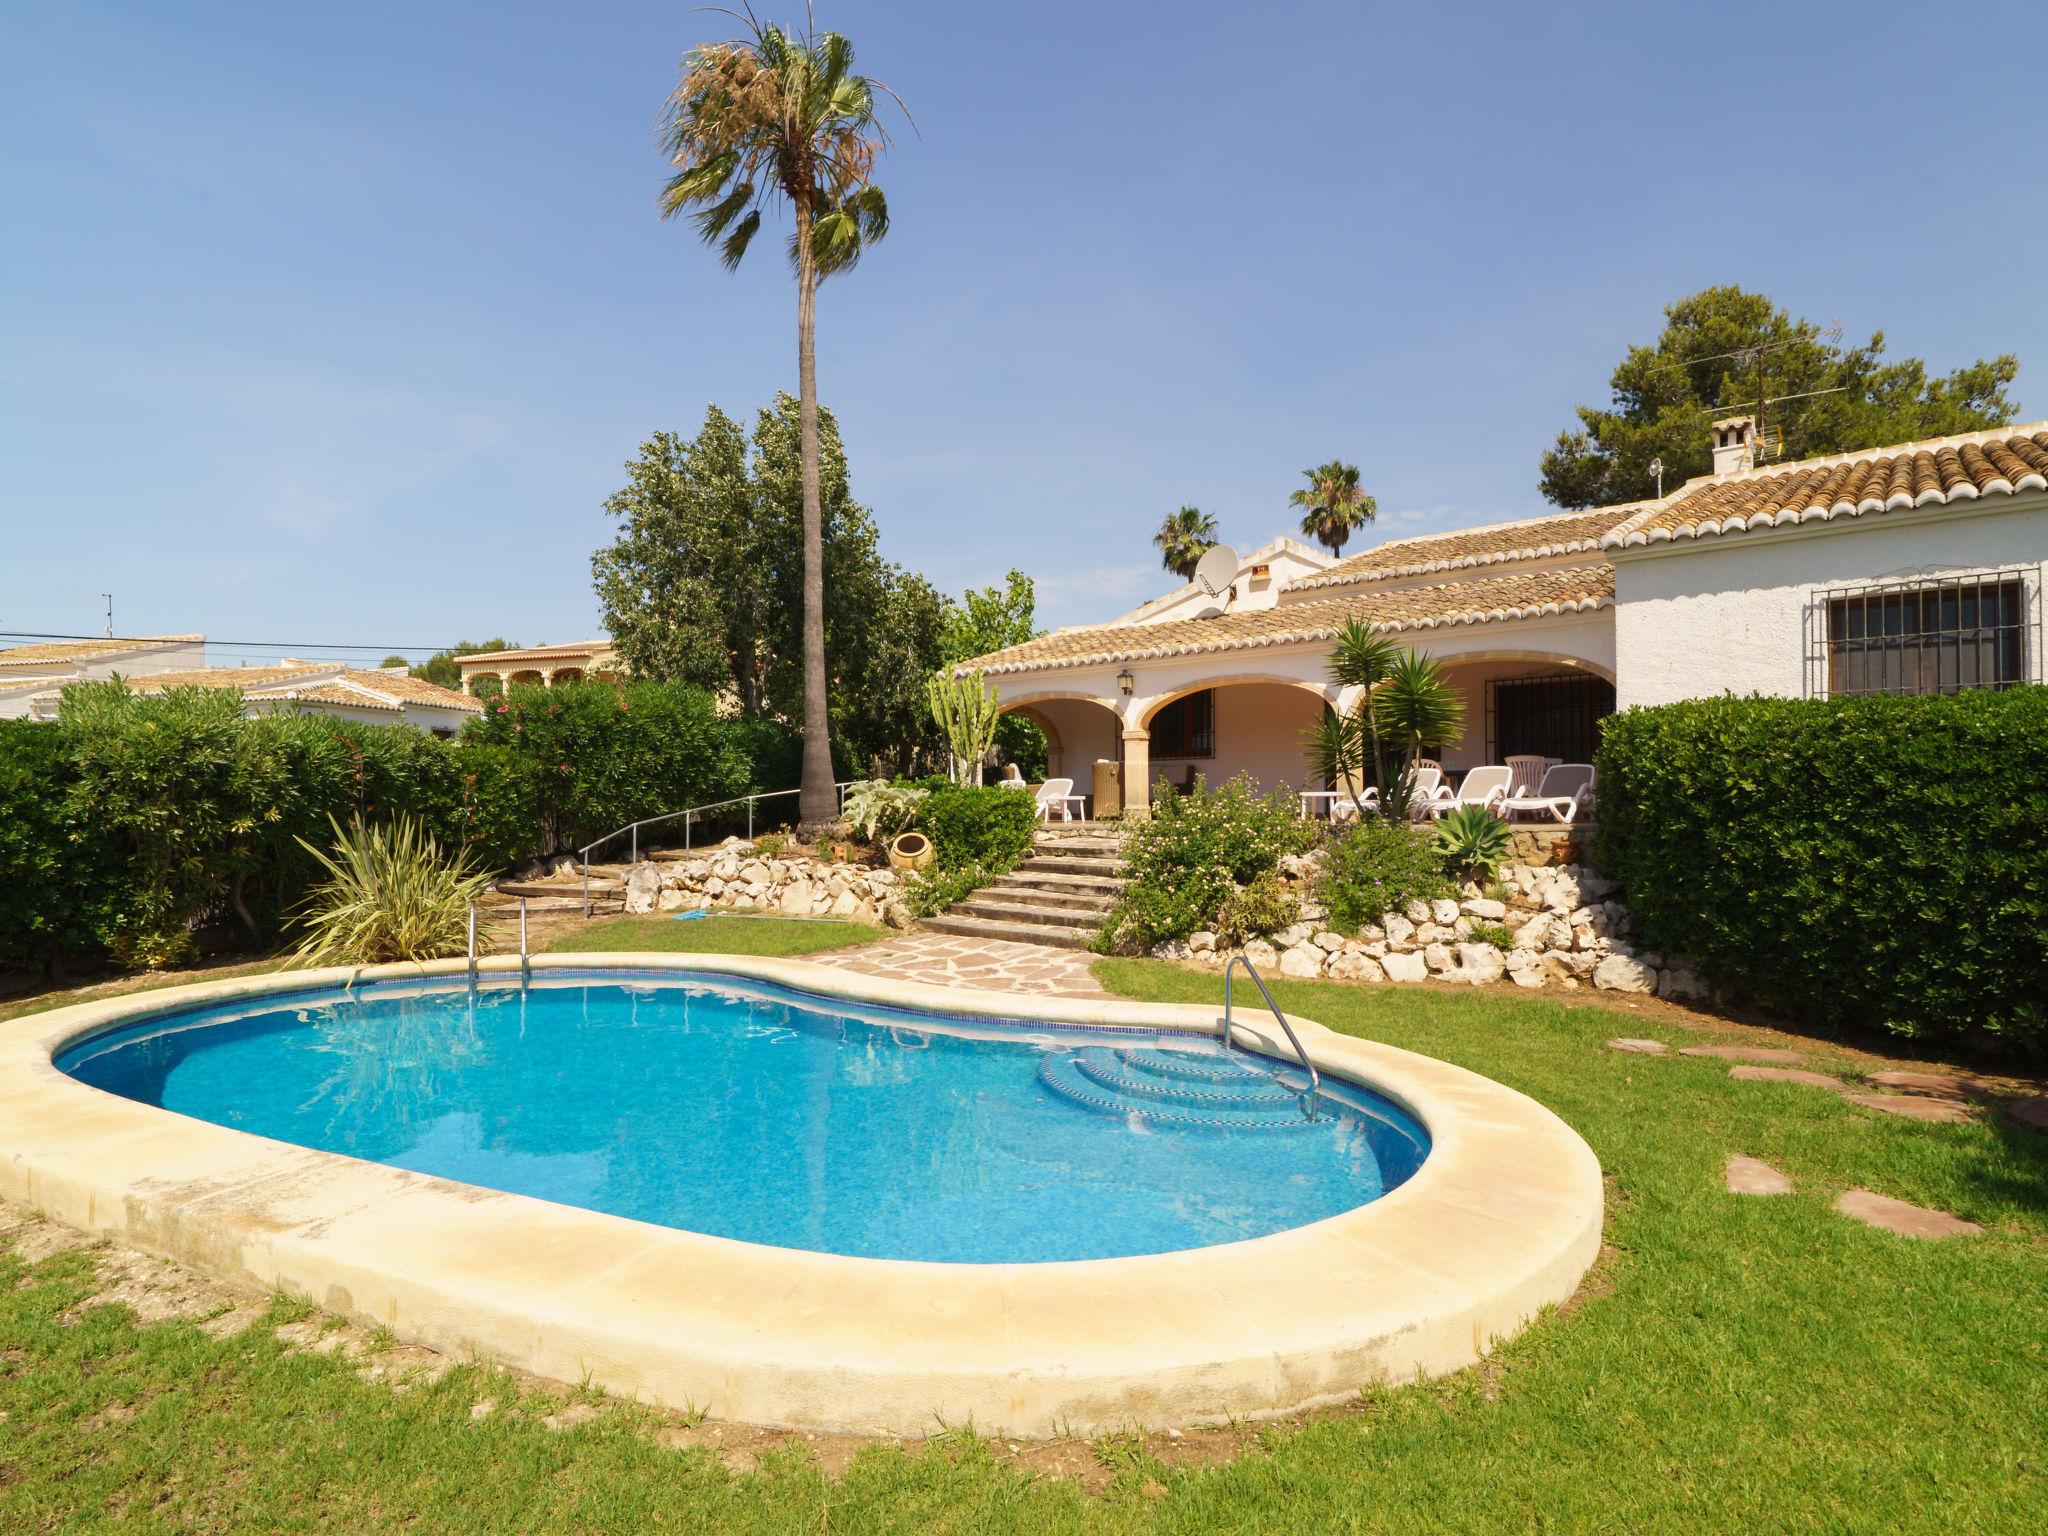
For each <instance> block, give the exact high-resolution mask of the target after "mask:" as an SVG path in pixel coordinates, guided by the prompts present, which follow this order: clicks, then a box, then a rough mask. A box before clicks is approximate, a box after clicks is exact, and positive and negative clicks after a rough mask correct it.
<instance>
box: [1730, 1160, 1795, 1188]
mask: <svg viewBox="0 0 2048 1536" xmlns="http://www.w3.org/2000/svg"><path fill="white" fill-rule="evenodd" d="M1727 1179H1728V1193H1729V1194H1731V1195H1789V1194H1791V1193H1792V1181H1791V1180H1790V1179H1788V1178H1786V1177H1785V1175H1784V1174H1782V1173H1780V1172H1778V1170H1777V1169H1775V1168H1773V1167H1772V1166H1771V1165H1770V1164H1769V1163H1766V1162H1760V1161H1758V1160H1757V1159H1756V1158H1753V1157H1742V1156H1739V1155H1731V1156H1730V1157H1729V1159H1728V1173H1727Z"/></svg>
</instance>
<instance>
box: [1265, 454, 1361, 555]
mask: <svg viewBox="0 0 2048 1536" xmlns="http://www.w3.org/2000/svg"><path fill="white" fill-rule="evenodd" d="M1301 473H1302V478H1303V479H1305V480H1307V481H1308V484H1307V485H1305V486H1303V487H1302V488H1301V489H1300V490H1298V491H1296V492H1295V493H1294V494H1293V495H1291V496H1289V497H1288V498H1287V501H1288V504H1289V505H1290V506H1296V507H1300V508H1301V531H1302V532H1303V533H1304V534H1305V535H1307V536H1308V537H1309V538H1311V539H1314V540H1315V541H1316V542H1317V543H1318V544H1320V545H1322V546H1323V547H1324V548H1325V549H1327V550H1329V552H1330V553H1331V554H1333V555H1338V554H1342V553H1343V552H1344V546H1345V544H1347V543H1348V542H1350V539H1351V535H1352V534H1354V533H1356V532H1357V531H1358V530H1359V529H1360V528H1362V527H1364V526H1365V525H1366V524H1367V523H1369V522H1371V521H1372V520H1373V519H1374V518H1375V517H1377V516H1378V515H1379V510H1380V504H1379V503H1378V502H1377V501H1375V500H1374V499H1373V498H1372V497H1370V496H1368V495H1366V494H1365V487H1364V486H1363V485H1361V484H1360V483H1359V478H1358V466H1357V465H1355V464H1346V463H1343V462H1342V461H1341V460H1338V459H1332V460H1330V462H1329V463H1327V464H1319V465H1317V466H1316V467H1315V468H1314V469H1305V470H1303V471H1302V472H1301Z"/></svg>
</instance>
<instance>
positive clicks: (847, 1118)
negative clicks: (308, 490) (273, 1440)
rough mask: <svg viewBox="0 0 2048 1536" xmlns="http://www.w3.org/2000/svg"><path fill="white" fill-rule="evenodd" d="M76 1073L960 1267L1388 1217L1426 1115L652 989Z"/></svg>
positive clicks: (290, 1003)
mask: <svg viewBox="0 0 2048 1536" xmlns="http://www.w3.org/2000/svg"><path fill="white" fill-rule="evenodd" d="M57 1065H58V1067H59V1069H60V1070H62V1071H64V1072H66V1073H68V1074H69V1075H70V1076H72V1077H74V1078H76V1079H77V1080H79V1081H80V1082H84V1083H88V1084H90V1085H92V1086H93V1087H96V1088H101V1089H104V1090H106V1091H107V1092H110V1093H115V1094H119V1095H121V1096H122V1097H124V1098H127V1099H132V1100H135V1101H137V1102H139V1103H143V1104H148V1105H153V1106H157V1107H160V1108H163V1109H168V1110H172V1111H175V1112H177V1113H179V1114H182V1115H188V1116H191V1117H193V1118H195V1119H199V1120H204V1121H209V1122H212V1123H214V1124H216V1125H223V1126H228V1127H232V1128H233V1129H236V1130H240V1131H246V1132H251V1133H253V1134H256V1135H260V1136H267V1137H270V1138H273V1139H275V1140H277V1141H283V1142H288V1143H292V1144H294V1145H297V1146H302V1147H310V1148H315V1149H318V1150H321V1151H326V1152H337V1153H342V1154H346V1155H348V1156H351V1157H356V1158H362V1159H365V1160H368V1161H371V1162H375V1163H382V1164H385V1165H387V1166H390V1167H395V1168H404V1169H410V1170H412V1171H414V1172H418V1173H427V1174H435V1175H439V1176H441V1177H444V1178H450V1179H456V1180H460V1181H462V1182H464V1183H468V1184H474V1185H480V1186H483V1187H486V1188H489V1189H496V1190H503V1191H507V1192H510V1193H514V1194H523V1195H531V1196H536V1197H538V1198H540V1199H544V1200H550V1201H555V1202H557V1203H560V1204H563V1205H571V1206H580V1207H583V1208H585V1209H588V1210H594V1211H602V1212H607V1213H609V1214H611V1215H615V1216H624V1217H629V1218H632V1219H635V1220H639V1221H646V1222H654V1223H658V1224H660V1225H662V1226H667V1227H673V1228H677V1229H680V1230H683V1231H689V1232H699V1233H705V1234H708V1235H711V1236H715V1237H726V1238H734V1239H738V1240H740V1241H744V1242H751V1243H761V1244H767V1245H771V1246H774V1247H779V1248H795V1249H807V1250H812V1251H816V1252H823V1253H833V1254H846V1255H854V1256H860V1257H866V1258H884V1259H915V1260H927V1261H941V1262H950V1263H1017V1262H1033V1263H1036V1262H1051V1261H1059V1260H1069V1259H1100V1258H1119V1257H1124V1256H1128V1255H1136V1254H1154V1253H1169V1252H1175V1251H1179V1250H1183V1249H1190V1248H1199V1247H1206V1246H1210V1245H1213V1244H1218V1243H1229V1242H1237V1241H1241V1240H1244V1239H1247V1238H1255V1237H1262V1236H1265V1235H1267V1234H1269V1233H1272V1232H1277V1231H1282V1230H1284V1229H1287V1228H1290V1227H1296V1226H1302V1225H1305V1224H1307V1223H1309V1222H1314V1221H1319V1220H1322V1219H1323V1218H1325V1217H1329V1216H1334V1215H1336V1214H1338V1213H1339V1212H1342V1211H1347V1210H1351V1209H1354V1208H1356V1207H1358V1206H1362V1205H1365V1204H1368V1203H1369V1202H1371V1201H1373V1200H1376V1199H1378V1198H1379V1197H1380V1196H1381V1195H1383V1194H1384V1193H1386V1192H1387V1191H1388V1190H1390V1189H1393V1188H1396V1187H1398V1186H1399V1185H1400V1184H1401V1183H1402V1182H1404V1181H1405V1180H1406V1179H1408V1178H1409V1177H1411V1176H1412V1175H1413V1174H1414V1172H1415V1171H1416V1169H1417V1168H1418V1167H1420V1166H1421V1163H1422V1161H1423V1159H1424V1157H1425V1156H1426V1155H1427V1152H1428V1146H1429V1138H1428V1135H1427V1133H1426V1132H1425V1131H1424V1130H1423V1129H1422V1127H1421V1126H1420V1125H1419V1124H1417V1122H1416V1121H1415V1120H1414V1118H1413V1117H1412V1116H1410V1115H1409V1114H1408V1113H1407V1112H1405V1111H1404V1110H1402V1109H1401V1108H1399V1107H1398V1106H1396V1105H1395V1104H1393V1103H1391V1102H1390V1101H1388V1100H1386V1099H1385V1098H1382V1097H1380V1096H1379V1095H1376V1094H1373V1093H1370V1092H1368V1091H1366V1090H1364V1089H1361V1088H1355V1087H1350V1086H1347V1085H1341V1084H1332V1085H1329V1086H1327V1087H1325V1089H1324V1090H1323V1092H1322V1093H1321V1094H1320V1095H1319V1096H1317V1098H1316V1099H1315V1101H1314V1102H1313V1104H1311V1102H1310V1101H1309V1097H1308V1095H1307V1094H1306V1093H1305V1092H1304V1090H1305V1088H1306V1083H1305V1081H1304V1077H1303V1074H1302V1073H1301V1071H1300V1069H1299V1068H1298V1067H1292V1068H1289V1067H1285V1066H1282V1065H1281V1064H1280V1063H1278V1062H1275V1061H1272V1060H1269V1059H1267V1058H1265V1057H1262V1056H1259V1055H1255V1054H1252V1053H1249V1052H1246V1051H1243V1050H1234V1051H1227V1052H1226V1051H1224V1050H1223V1049H1221V1048H1220V1046H1219V1045H1218V1044H1217V1043H1216V1042H1215V1041H1214V1040H1210V1039H1203V1038H1199V1037H1195V1036H1191V1035H1182V1034H1174V1033H1169V1032H1156V1031H1117V1032H1113V1031H1106V1030H1096V1031H1089V1030H1086V1029H1060V1028H1051V1027H1048V1026H1046V1025H1044V1024H1032V1023H1027V1022H1022V1021H1018V1022H1014V1023H1005V1022H1003V1021H994V1020H986V1019H967V1018H962V1017H957V1016H954V1017H949V1016H945V1015H938V1014H932V1013H924V1012H913V1011H907V1010H891V1009H879V1008H854V1007H850V1006H849V1005H848V1004H846V1003H844V1002H835V1001H833V1000H831V999H827V998H821V997H817V996H809V995H805V994H803V993H800V992H796V991H792V990H790V989H787V988H781V987H775V986H772V985H767V984H762V983H745V982H740V981H735V980H732V979H728V978H716V977H701V976H699V977H693V976H688V975H662V974H660V973H648V974H646V975H643V976H632V977H621V976H618V975H617V974H585V975H574V974H569V975H564V974H561V973H542V974H541V975H539V976H537V977H536V978H535V980H534V982H533V983H532V984H531V985H521V984H519V983H518V982H516V981H510V982H508V981H505V980H502V979H487V981H486V983H485V984H484V985H482V986H479V987H470V986H467V985H464V984H463V983H461V982H459V981H450V982H444V983H440V984H438V985H433V986H421V985H418V984H409V985H400V984H392V983H386V984H372V985H369V986H364V987H359V988H354V989H351V990H347V991H343V990H339V989H334V990H328V991H323V992H315V993H308V994H298V995H293V996H287V997H281V998H266V999H262V1000H259V1001H254V1002H251V1001H247V1000H243V1001H237V1002H235V1003H231V1004H227V1005H215V1006H211V1007H201V1008H194V1009H190V1010H186V1011H183V1012H180V1013H176V1014H173V1015H170V1016H168V1017H159V1018H153V1019H150V1020H148V1021H146V1022H143V1023H139V1024H136V1025H133V1026H130V1027H128V1028H126V1029H122V1030H118V1031H116V1032H113V1033H111V1034H105V1035H100V1036H97V1037H94V1038H92V1039H89V1040H87V1041H85V1042H83V1043H81V1044H79V1045H77V1046H74V1047H73V1048H71V1049H69V1050H67V1051H65V1052H63V1053H62V1054H61V1055H60V1056H59V1058H58V1060H57Z"/></svg>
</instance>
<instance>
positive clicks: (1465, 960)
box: [1457, 944, 1507, 986]
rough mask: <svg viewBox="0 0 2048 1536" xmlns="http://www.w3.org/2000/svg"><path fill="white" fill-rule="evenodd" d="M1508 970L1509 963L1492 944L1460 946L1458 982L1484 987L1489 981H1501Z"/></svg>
mask: <svg viewBox="0 0 2048 1536" xmlns="http://www.w3.org/2000/svg"><path fill="white" fill-rule="evenodd" d="M1506 969H1507V962H1506V961H1505V960H1504V959H1503V958H1502V956H1501V952H1500V951H1499V950H1498V949H1496V948H1495V947H1494V946H1493V945H1491V944H1460V945H1459V946H1458V972H1457V974H1458V980H1460V981H1469V982H1471V983H1472V984H1473V985H1474V986H1483V985H1484V984H1485V983H1487V982H1489V981H1499V980H1500V978H1501V973H1502V972H1503V971H1505V970H1506Z"/></svg>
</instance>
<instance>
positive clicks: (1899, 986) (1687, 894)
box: [1596, 687, 2048, 1049]
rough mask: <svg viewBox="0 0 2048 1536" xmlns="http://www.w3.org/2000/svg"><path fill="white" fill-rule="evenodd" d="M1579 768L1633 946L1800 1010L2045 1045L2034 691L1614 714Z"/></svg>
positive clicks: (2047, 1015) (2045, 855) (2045, 866)
mask: <svg viewBox="0 0 2048 1536" xmlns="http://www.w3.org/2000/svg"><path fill="white" fill-rule="evenodd" d="M1598 764H1599V772H1600V834H1599V842H1598V847H1597V850H1596V854H1597V857H1598V859H1599V862H1600V866H1601V868H1602V870H1603V872H1605V873H1606V874H1608V875H1609V876H1611V877H1613V878H1615V879H1618V880H1620V881H1621V882H1622V883H1623V885H1625V886H1626V887H1627V892H1628V900H1629V904H1630V907H1631V908H1632V910H1633V911H1634V913H1635V916H1636V919H1637V921H1638V922H1639V924H1640V925H1641V928H1642V933H1643V937H1644V939H1645V941H1646V942H1647V944H1648V945H1650V946H1652V947H1655V948H1658V949H1664V950H1672V951H1677V952H1681V953H1683V954H1686V955H1689V956H1691V957H1692V958H1693V959H1694V960H1695V961H1697V962H1698V964H1699V965H1700V966H1701V968H1702V969H1703V971H1704V972H1705V973H1706V974H1707V975H1708V976H1710V977H1712V978H1713V979H1714V980H1716V981H1718V982H1721V983H1723V984H1725V985H1728V986H1730V987H1733V988H1735V989H1737V990H1738V991H1741V992H1744V993H1746V994H1748V995H1750V996H1752V997H1755V998H1756V999H1758V1000H1759V1001H1762V1002H1765V1003H1767V1004H1770V1005H1772V1006H1775V1007H1777V1008H1780V1009H1783V1010H1786V1011H1788V1012H1790V1013H1792V1014H1795V1015H1799V1016H1803V1017H1804V1018H1806V1019H1809V1020H1811V1021H1813V1022H1816V1023H1820V1024H1825V1025H1871V1026H1879V1027H1882V1028H1884V1029H1887V1030H1890V1031H1893V1032H1895V1033H1897V1034H1901V1035H1908V1036H1915V1037H1927V1038H1951V1039H1967V1040H1971V1041H1973V1042H1975V1043H1977V1044H1980V1045H1981V1044H1986V1043H1988V1042H1990V1041H1992V1040H1996V1041H1999V1042H2003V1043H2005V1044H2009V1045H2023V1046H2026V1047H2029V1048H2032V1049H2039V1048H2041V1047H2043V1046H2048V689H2043V688H2039V687H2028V688H2019V689H2013V690H2010V691H2006V692H1988V691H1983V690H1970V691H1968V692H1965V693H1961V694H1956V695H1953V696H1948V697H1932V698H1892V697H1876V698H1858V699H1835V700H1827V701H1819V700H1799V699H1765V698H1734V697H1724V698H1719V699H1704V700H1699V701H1695V702H1691V703H1684V704H1669V705H1663V706H1659V707H1656V708H1650V709H1633V710H1630V711H1628V712H1627V713H1625V714H1621V715H1617V716H1614V717H1612V718H1611V719H1609V721H1608V722H1607V725H1606V729H1605V733H1604V736H1603V739H1602V742H1601V746H1600V752H1599V758H1598Z"/></svg>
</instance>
